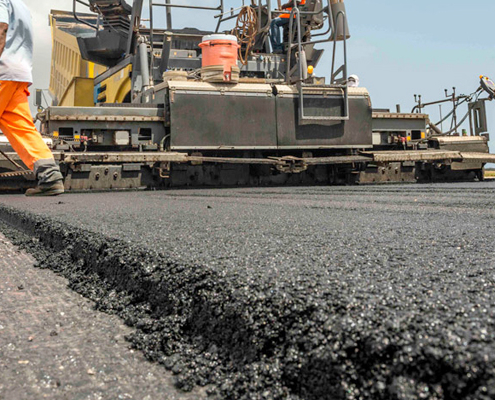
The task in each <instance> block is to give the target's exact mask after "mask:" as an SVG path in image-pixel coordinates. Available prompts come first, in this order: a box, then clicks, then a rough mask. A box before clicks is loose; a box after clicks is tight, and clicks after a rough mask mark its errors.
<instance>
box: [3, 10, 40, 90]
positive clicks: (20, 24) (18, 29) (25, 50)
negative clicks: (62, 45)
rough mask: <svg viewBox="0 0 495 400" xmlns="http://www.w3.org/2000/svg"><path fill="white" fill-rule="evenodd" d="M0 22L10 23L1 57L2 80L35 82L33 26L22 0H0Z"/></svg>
mask: <svg viewBox="0 0 495 400" xmlns="http://www.w3.org/2000/svg"><path fill="white" fill-rule="evenodd" d="M0 23H4V24H8V25H9V28H8V31H7V42H6V43H5V49H4V50H3V53H2V56H1V57H0V81H15V82H28V83H33V27H32V21H31V13H30V12H29V9H28V8H27V6H26V5H25V4H24V3H23V2H22V0H0Z"/></svg>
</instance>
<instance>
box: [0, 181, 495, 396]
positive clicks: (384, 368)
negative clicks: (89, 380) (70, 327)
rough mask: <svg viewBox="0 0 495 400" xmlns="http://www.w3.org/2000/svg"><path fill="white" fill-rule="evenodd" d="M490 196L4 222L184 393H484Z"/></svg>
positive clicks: (254, 193)
mask: <svg viewBox="0 0 495 400" xmlns="http://www.w3.org/2000/svg"><path fill="white" fill-rule="evenodd" d="M494 195H495V186H494V184H491V183H481V184H457V185H454V184H451V185H414V186H387V187H367V188H360V187H357V188H354V187H353V188H328V187H326V188H284V189H274V188H270V189H237V190H191V191H187V190H186V191H168V192H135V193H104V194H79V195H67V196H63V197H61V198H57V199H37V200H36V201H32V199H25V198H23V197H20V196H6V197H2V198H0V202H1V203H3V204H4V205H6V207H5V208H3V209H2V210H1V212H0V215H1V216H2V218H4V219H6V220H8V221H9V223H10V224H12V225H16V226H18V227H20V228H21V229H23V230H25V231H29V232H31V234H32V235H34V236H35V237H36V238H38V239H39V240H40V241H41V242H40V243H41V244H42V245H43V247H44V248H45V249H47V248H48V249H50V251H49V252H47V253H46V254H45V255H44V256H43V257H41V259H40V263H41V265H42V266H45V267H50V268H53V269H55V270H57V271H58V272H60V273H62V274H64V275H66V276H68V277H69V279H70V281H71V287H73V288H74V289H75V290H78V291H79V292H82V293H84V294H85V295H87V296H89V297H91V298H93V299H94V300H95V301H96V304H97V305H98V307H100V308H101V309H104V310H106V311H109V312H114V313H117V314H118V315H120V316H121V317H123V318H124V319H125V321H126V323H127V324H128V325H131V326H134V327H136V328H137V330H136V333H135V334H134V335H133V336H132V338H131V340H132V342H133V343H134V345H135V346H136V348H140V349H142V350H143V351H144V352H145V354H146V355H147V356H148V358H150V359H152V360H156V361H158V362H160V363H162V364H164V365H165V367H166V368H168V369H171V370H172V371H173V373H174V374H176V377H177V381H176V384H177V386H179V387H181V388H183V389H185V390H190V389H192V388H193V387H194V386H196V385H206V384H212V386H211V388H210V393H211V394H212V395H216V396H219V397H222V398H229V399H230V398H232V399H237V398H239V399H241V398H242V399H282V398H291V399H308V400H309V399H417V398H431V399H490V398H494V397H495V392H494V390H495V364H494V358H495V340H494V339H495V331H494V323H495V308H494V302H495V300H494V296H493V295H494V285H495V272H494V266H495V263H494V261H495V255H494V252H493V244H494V243H495V241H494V239H495V237H494V236H495V232H494V231H493V228H492V227H493V222H494V215H495V209H494V207H493V204H494V198H495V196H494ZM38 200H39V201H38ZM26 212H27V213H28V214H26ZM36 245H37V246H39V245H40V244H36ZM212 388H213V389H212Z"/></svg>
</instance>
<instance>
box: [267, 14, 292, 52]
mask: <svg viewBox="0 0 495 400" xmlns="http://www.w3.org/2000/svg"><path fill="white" fill-rule="evenodd" d="M288 23H289V19H288V18H280V17H278V18H275V19H274V20H272V22H271V25H270V42H271V45H272V51H274V52H275V51H280V50H283V49H284V46H283V40H282V34H281V32H280V31H281V27H283V26H285V25H287V24H288Z"/></svg>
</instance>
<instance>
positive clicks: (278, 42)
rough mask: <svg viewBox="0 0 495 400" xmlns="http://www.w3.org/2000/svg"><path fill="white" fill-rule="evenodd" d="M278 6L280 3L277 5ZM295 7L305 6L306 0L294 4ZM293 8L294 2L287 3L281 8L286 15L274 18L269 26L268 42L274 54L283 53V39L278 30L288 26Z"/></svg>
mask: <svg viewBox="0 0 495 400" xmlns="http://www.w3.org/2000/svg"><path fill="white" fill-rule="evenodd" d="M279 4H280V3H279ZM296 4H297V6H298V7H299V6H303V5H305V4H306V0H300V1H297V2H296ZM293 6H294V1H289V2H288V3H286V4H284V5H283V6H282V7H281V10H286V11H289V13H287V14H281V15H280V16H279V17H277V18H274V19H273V20H272V23H271V25H270V42H271V44H272V51H273V52H274V53H282V52H283V51H284V44H283V37H282V34H281V33H280V28H282V27H284V26H286V25H288V24H289V20H290V11H292V7H293Z"/></svg>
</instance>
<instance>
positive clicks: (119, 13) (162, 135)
mask: <svg viewBox="0 0 495 400" xmlns="http://www.w3.org/2000/svg"><path fill="white" fill-rule="evenodd" d="M88 1H89V2H88V3H85V2H84V1H82V0H74V8H73V10H72V11H52V13H51V15H50V21H51V24H52V30H53V31H54V32H56V31H58V32H61V33H63V34H64V35H66V36H67V37H68V38H71V40H73V42H74V44H73V45H72V47H71V49H72V50H70V51H67V49H66V48H64V46H62V45H59V44H58V43H56V42H54V43H55V45H54V49H53V61H52V83H51V88H52V95H53V97H54V99H55V100H54V105H52V106H50V107H47V108H45V109H42V108H40V112H39V114H38V115H37V118H38V120H39V121H40V122H41V130H42V134H43V135H44V136H46V137H47V138H49V139H50V140H52V143H53V151H54V154H55V156H56V158H57V159H58V160H59V162H60V164H61V167H62V170H63V172H64V174H65V177H66V179H65V185H66V189H67V190H90V189H115V188H138V187H170V186H223V185H228V186H235V185H270V184H276V185H281V184H288V185H297V184H341V183H386V182H416V181H422V180H465V179H483V168H484V165H485V164H486V163H488V162H492V161H494V160H495V157H494V156H492V155H490V154H489V152H488V145H487V143H488V134H487V127H486V110H485V107H484V105H485V102H486V101H487V100H491V99H492V98H493V92H490V91H491V90H493V87H494V86H493V84H492V82H491V81H490V80H489V79H487V78H484V77H482V86H481V87H480V89H479V90H478V91H477V92H476V95H477V96H476V99H474V98H473V96H471V97H470V98H469V99H468V100H469V102H468V103H469V110H468V113H469V115H470V116H471V132H469V135H467V134H466V135H465V136H462V135H459V134H457V129H454V130H452V131H451V132H448V133H443V132H442V131H441V130H440V129H439V128H437V126H436V125H435V124H432V123H431V121H430V120H429V117H428V115H426V114H424V113H422V110H423V108H422V107H420V108H418V109H416V110H414V112H412V113H409V114H405V113H400V112H390V110H384V109H381V110H378V109H373V108H372V103H371V98H370V94H369V93H368V91H367V90H366V89H365V88H360V87H352V86H351V85H349V79H348V67H347V46H348V39H349V38H350V33H349V32H350V30H349V27H348V23H347V16H346V9H345V5H344V2H343V0H307V1H306V2H305V4H301V2H298V1H294V4H293V7H292V8H291V9H290V10H289V11H287V10H285V11H284V13H289V14H290V15H289V18H286V23H285V24H284V26H283V27H282V31H283V33H281V37H282V42H283V43H282V48H283V50H282V51H276V52H274V51H272V48H271V43H270V42H271V40H270V39H271V35H272V34H273V32H274V30H273V29H274V28H272V29H271V27H272V26H273V25H274V23H273V21H274V20H275V19H276V18H278V17H279V16H280V15H281V14H282V11H278V9H279V7H280V4H273V3H274V2H273V1H271V0H265V1H263V0H251V1H250V2H249V4H245V2H244V1H239V2H237V3H238V4H237V6H236V5H234V4H233V3H234V2H233V1H231V2H229V4H227V1H226V0H225V1H224V0H219V1H213V0H209V1H188V2H181V1H180V0H150V1H149V2H146V3H145V4H143V2H144V0H134V2H133V4H132V6H130V5H129V4H127V3H126V2H125V1H124V0H88ZM230 3H232V4H230ZM81 7H87V8H89V10H86V11H85V12H81ZM143 9H144V10H145V12H146V18H143ZM177 11H180V12H181V13H182V14H183V13H184V12H187V13H189V14H188V15H189V16H190V17H189V18H188V21H194V20H198V18H201V26H203V25H205V24H206V21H207V20H208V18H209V20H210V25H211V30H199V29H198V28H197V27H186V28H181V29H177V28H175V27H174V24H173V22H174V16H175V13H176V12H177ZM158 16H159V17H158ZM325 45H326V46H325ZM324 47H328V48H331V50H330V51H329V52H328V51H327V53H325V51H324ZM74 48H75V49H76V50H74ZM67 54H69V56H67ZM83 69H84V74H85V75H84V76H82V75H83ZM316 71H322V72H323V74H324V75H325V76H326V78H325V77H319V76H318V75H317V74H316ZM64 73H65V75H64ZM67 75H68V76H67ZM481 93H488V97H487V98H486V99H481V97H480V96H481ZM38 103H40V102H39V101H38ZM456 128H457V127H456ZM7 156H8V157H9V158H11V161H15V160H14V158H15V154H12V153H10V154H7ZM13 165H14V164H12V163H10V162H9V161H8V160H4V161H2V162H0V167H4V168H5V169H6V170H8V169H9V168H13V167H12V166H13ZM9 173H10V174H11V175H9ZM16 173H17V175H19V172H18V171H17V172H7V173H4V174H3V178H2V182H6V181H8V180H9V179H11V180H12V178H9V176H13V175H15V174H16ZM26 175H27V173H26ZM25 178H27V179H29V178H30V177H29V176H25ZM17 179H19V178H17ZM31 179H32V177H31ZM24 181H26V179H24ZM17 182H18V184H24V183H22V182H21V183H19V181H17ZM26 182H27V181H26ZM0 186H2V187H8V186H9V184H8V182H7V183H2V184H1V185H0Z"/></svg>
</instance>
